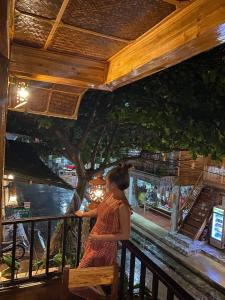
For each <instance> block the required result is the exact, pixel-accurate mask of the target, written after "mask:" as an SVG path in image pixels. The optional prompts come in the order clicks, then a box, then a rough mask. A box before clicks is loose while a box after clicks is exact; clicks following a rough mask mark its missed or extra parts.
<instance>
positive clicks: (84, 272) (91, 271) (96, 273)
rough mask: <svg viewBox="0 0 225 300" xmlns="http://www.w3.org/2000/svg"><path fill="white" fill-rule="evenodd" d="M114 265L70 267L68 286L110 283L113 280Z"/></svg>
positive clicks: (70, 287)
mask: <svg viewBox="0 0 225 300" xmlns="http://www.w3.org/2000/svg"><path fill="white" fill-rule="evenodd" d="M113 277H114V266H109V267H91V268H83V269H82V268H80V269H71V270H70V271H69V283H68V288H69V289H72V288H77V287H87V286H96V285H110V284H112V282H113Z"/></svg>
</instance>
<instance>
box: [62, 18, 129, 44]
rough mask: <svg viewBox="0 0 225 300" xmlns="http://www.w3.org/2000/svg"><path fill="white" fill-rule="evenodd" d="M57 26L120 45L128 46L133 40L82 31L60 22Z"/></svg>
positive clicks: (82, 29) (79, 28)
mask: <svg viewBox="0 0 225 300" xmlns="http://www.w3.org/2000/svg"><path fill="white" fill-rule="evenodd" d="M59 26H61V27H66V28H68V29H71V30H75V31H79V32H82V33H86V34H90V35H94V36H97V37H102V38H105V39H108V40H113V41H117V42H122V43H125V44H130V43H132V42H133V41H134V40H127V39H122V38H119V37H117V36H115V35H109V34H103V33H99V32H96V31H92V30H88V29H84V28H81V27H76V26H73V25H68V24H65V23H63V22H61V23H60V24H59Z"/></svg>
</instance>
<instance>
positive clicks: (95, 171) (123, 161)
mask: <svg viewBox="0 0 225 300" xmlns="http://www.w3.org/2000/svg"><path fill="white" fill-rule="evenodd" d="M136 160H139V161H141V160H142V159H141V157H140V156H129V157H125V158H121V159H118V160H116V161H114V162H112V163H109V164H105V165H101V166H100V167H99V168H98V169H96V170H94V171H93V172H90V173H89V178H91V177H93V176H94V175H96V174H98V173H101V172H103V171H104V170H105V169H107V168H110V167H113V166H116V165H119V164H121V163H127V162H130V163H131V164H132V162H135V161H136Z"/></svg>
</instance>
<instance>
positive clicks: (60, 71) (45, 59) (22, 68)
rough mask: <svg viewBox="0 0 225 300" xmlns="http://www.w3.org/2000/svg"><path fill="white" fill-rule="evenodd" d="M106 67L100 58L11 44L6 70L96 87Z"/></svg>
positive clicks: (101, 82) (102, 78)
mask: <svg viewBox="0 0 225 300" xmlns="http://www.w3.org/2000/svg"><path fill="white" fill-rule="evenodd" d="M106 67H107V64H106V63H104V62H101V61H96V60H92V59H88V58H83V57H79V56H76V57H75V56H72V55H64V54H61V53H54V52H50V51H46V50H43V49H35V48H31V47H25V46H21V45H17V44H13V45H12V51H11V60H10V73H11V74H14V75H15V74H16V75H19V76H20V77H23V78H27V79H33V80H38V81H45V82H51V83H56V84H63V85H74V86H77V87H83V88H96V87H98V86H99V85H101V84H103V82H104V72H105V68H106Z"/></svg>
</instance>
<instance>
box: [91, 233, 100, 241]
mask: <svg viewBox="0 0 225 300" xmlns="http://www.w3.org/2000/svg"><path fill="white" fill-rule="evenodd" d="M88 239H89V240H90V241H100V240H101V236H100V235H97V234H93V233H91V234H89V236H88Z"/></svg>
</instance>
